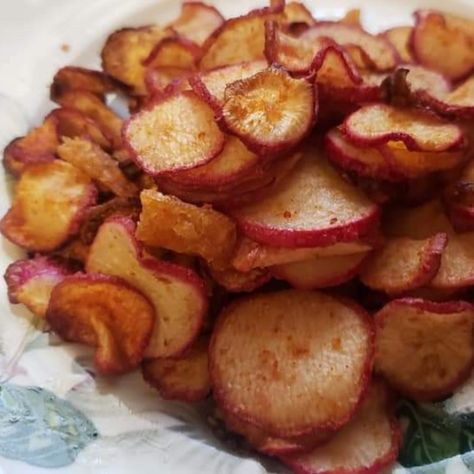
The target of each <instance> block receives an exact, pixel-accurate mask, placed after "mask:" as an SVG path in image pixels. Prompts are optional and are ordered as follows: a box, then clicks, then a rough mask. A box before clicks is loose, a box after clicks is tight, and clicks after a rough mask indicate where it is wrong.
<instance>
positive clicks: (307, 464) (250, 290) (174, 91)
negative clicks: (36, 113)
mask: <svg viewBox="0 0 474 474" xmlns="http://www.w3.org/2000/svg"><path fill="white" fill-rule="evenodd" d="M314 13H315V16H313V14H312V12H310V10H309V9H308V8H307V7H305V6H304V5H303V4H302V3H299V2H290V3H287V4H285V1H284V0H274V1H272V2H271V4H270V5H269V6H267V7H265V8H261V9H256V10H252V11H250V12H247V13H246V14H244V15H242V16H239V17H236V18H229V19H225V18H224V17H223V16H222V15H221V13H220V12H219V11H218V10H217V9H216V8H215V7H213V6H209V5H205V4H203V3H201V2H185V3H184V4H183V5H182V11H181V14H180V16H179V17H178V18H177V19H176V20H174V21H173V22H172V23H170V24H168V25H163V26H160V25H151V26H144V27H139V28H124V29H121V30H118V31H116V32H114V33H112V34H111V35H110V36H109V37H108V38H107V40H106V41H105V44H104V47H103V49H102V54H101V57H102V71H93V70H89V69H84V68H81V67H76V66H67V67H64V68H62V69H60V70H59V71H58V72H57V74H56V75H55V77H54V79H53V82H52V85H51V99H52V100H53V101H54V102H55V103H56V104H57V105H58V107H57V108H56V109H55V110H53V111H52V112H51V113H50V114H49V115H48V116H47V117H46V118H45V119H44V121H43V123H42V124H40V125H38V126H37V127H36V128H34V129H32V130H31V131H29V132H28V134H27V135H26V136H24V137H19V138H16V139H14V140H13V141H12V142H11V143H10V144H9V145H8V146H7V147H6V148H5V150H4V166H5V168H6V170H7V171H8V172H10V173H11V174H12V175H13V176H14V177H15V178H16V180H17V181H16V187H15V193H14V197H13V202H12V205H11V207H10V209H9V210H8V212H7V213H6V215H5V216H4V217H3V218H2V220H1V221H0V230H1V232H2V233H3V235H4V236H5V237H6V238H7V239H8V240H10V241H11V242H13V243H15V244H17V245H18V246H20V247H21V248H23V249H25V250H26V251H27V252H28V257H27V258H25V259H23V260H19V261H17V262H14V263H13V264H11V265H10V266H9V267H8V269H7V271H6V273H5V279H6V282H7V286H8V296H9V299H10V301H11V302H12V303H21V304H24V305H25V306H27V307H28V309H29V310H30V311H31V312H32V313H34V314H35V315H36V316H37V317H39V318H43V319H44V320H45V322H46V325H47V327H48V328H49V329H51V330H52V331H54V332H55V333H57V334H58V335H59V336H60V337H61V338H62V339H64V340H65V341H71V342H77V343H82V344H85V345H88V346H91V347H92V348H94V351H95V369H96V371H97V373H99V374H103V375H117V376H118V375H120V374H124V373H126V372H129V371H131V370H135V369H138V370H141V371H142V373H143V377H144V379H145V380H146V381H147V382H148V383H149V384H150V385H151V386H153V387H155V388H156V389H157V391H158V392H159V394H160V396H161V397H163V398H165V399H173V400H181V401H186V402H196V401H199V400H203V399H204V398H207V397H212V399H213V401H214V405H215V416H216V417H219V418H220V420H221V423H222V424H223V425H225V426H226V428H227V430H229V431H230V432H232V433H235V434H237V435H239V436H240V437H243V438H244V439H245V440H246V441H247V444H248V445H250V446H251V447H252V448H253V449H254V450H255V451H257V452H259V453H261V454H264V455H267V456H272V457H275V458H278V459H279V460H280V461H281V462H282V463H284V464H285V465H286V466H288V467H289V468H290V469H293V470H294V472H296V473H304V474H316V473H317V474H321V473H326V474H329V473H334V474H335V473H341V472H350V473H352V474H355V473H366V472H374V473H378V472H381V471H383V470H384V469H385V468H386V467H387V466H390V465H391V464H392V463H393V462H395V460H396V458H397V455H398V450H399V446H400V442H401V430H400V426H399V421H398V420H397V417H396V416H395V410H394V409H395V406H396V401H397V397H399V396H403V397H407V398H409V399H412V400H415V401H423V402H424V401H438V400H442V399H444V398H446V397H448V396H449V395H450V394H451V393H452V392H453V391H454V390H456V388H457V387H458V386H459V385H460V384H462V383H463V382H464V381H465V380H466V379H467V377H468V376H469V374H470V372H471V369H472V366H473V361H474V341H473V331H474V327H473V326H474V306H473V304H472V294H473V293H472V290H473V288H474V160H473V145H472V137H474V47H473V45H474V21H472V20H467V19H465V18H460V17H457V16H454V15H451V14H448V13H444V12H440V11H434V10H420V11H417V12H415V14H414V24H413V25H404V26H400V27H396V28H392V29H390V30H387V31H383V32H380V33H379V34H371V33H368V32H367V31H365V30H364V28H363V27H362V25H361V24H360V20H359V14H358V12H357V11H351V12H350V13H348V14H347V15H346V16H345V17H344V18H342V19H341V20H339V21H323V20H322V19H321V18H319V17H318V16H317V12H314ZM111 94H115V95H117V94H118V95H120V96H122V97H123V98H124V99H125V100H126V101H127V104H128V107H129V110H130V116H129V117H127V118H126V119H123V118H122V117H120V116H119V115H117V114H116V112H115V111H114V110H113V109H112V108H111V107H110V106H109V105H108V104H109V102H110V101H108V100H107V99H108V98H109V97H110V95H111ZM137 390H138V388H137Z"/></svg>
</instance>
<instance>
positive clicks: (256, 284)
mask: <svg viewBox="0 0 474 474" xmlns="http://www.w3.org/2000/svg"><path fill="white" fill-rule="evenodd" d="M209 274H210V275H211V277H212V278H213V279H214V281H215V282H216V283H217V284H218V285H220V286H222V287H223V288H224V289H226V290H227V291H228V292H229V293H250V292H251V291H255V290H256V289H257V288H260V287H261V286H262V285H264V284H265V283H267V282H268V281H269V280H270V278H271V274H270V272H269V271H268V270H266V269H264V268H254V269H252V270H249V271H247V272H240V271H238V270H236V269H235V268H232V267H229V268H225V269H223V270H214V269H213V268H212V267H210V268H209Z"/></svg>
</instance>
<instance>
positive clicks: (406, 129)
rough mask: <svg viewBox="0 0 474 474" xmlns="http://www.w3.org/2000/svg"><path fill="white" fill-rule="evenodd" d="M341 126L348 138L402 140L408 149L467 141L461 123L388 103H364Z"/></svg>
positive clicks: (373, 141)
mask: <svg viewBox="0 0 474 474" xmlns="http://www.w3.org/2000/svg"><path fill="white" fill-rule="evenodd" d="M342 127H343V131H344V133H345V134H346V136H347V137H348V138H349V140H350V141H352V142H354V143H355V144H358V145H361V146H364V145H365V146H374V145H381V144H385V143H388V142H390V141H401V142H403V143H404V144H405V145H406V147H407V148H408V149H409V150H415V151H417V150H418V151H433V152H438V151H449V150H455V149H459V148H461V147H462V146H463V145H464V144H465V138H464V134H463V131H462V129H461V127H459V125H456V124H453V123H449V122H446V121H444V120H442V119H440V118H438V117H437V116H435V115H433V114H430V113H428V112H425V111H421V110H415V109H410V108H397V107H393V106H390V105H385V104H374V105H366V106H364V107H361V108H360V109H359V110H357V111H356V112H354V113H353V114H351V115H350V116H349V117H348V118H347V119H346V120H345V121H344V124H343V126H342Z"/></svg>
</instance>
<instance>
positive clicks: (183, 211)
mask: <svg viewBox="0 0 474 474" xmlns="http://www.w3.org/2000/svg"><path fill="white" fill-rule="evenodd" d="M140 198H141V201H142V213H141V215H140V221H139V222H138V227H137V238H138V240H140V241H142V242H143V243H144V244H146V245H149V246H150V247H163V248H166V249H169V250H173V251H175V252H180V253H184V254H191V255H199V256H200V257H202V258H204V259H205V260H207V261H208V262H209V263H210V264H212V265H213V266H214V267H215V268H222V266H224V268H225V267H226V266H227V264H228V262H229V260H230V258H231V256H232V252H233V251H234V247H235V242H236V230H235V224H234V223H233V222H232V220H230V219H229V218H228V217H227V216H225V215H224V214H221V213H220V212H217V211H215V210H213V209H212V208H210V207H197V206H194V205H192V204H187V203H184V202H182V201H180V200H179V199H177V198H175V197H173V196H165V195H163V194H161V193H159V192H157V191H154V190H145V191H142V193H141V195H140Z"/></svg>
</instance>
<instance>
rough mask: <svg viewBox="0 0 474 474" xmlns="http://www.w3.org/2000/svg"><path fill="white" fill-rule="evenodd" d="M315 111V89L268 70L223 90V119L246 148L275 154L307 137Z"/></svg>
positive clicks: (278, 71) (285, 74)
mask: <svg viewBox="0 0 474 474" xmlns="http://www.w3.org/2000/svg"><path fill="white" fill-rule="evenodd" d="M316 110H317V103H316V98H315V90H314V88H313V87H312V86H311V85H310V84H309V83H308V82H307V81H305V80H304V79H293V78H292V77H291V76H289V75H288V74H287V73H286V72H284V71H282V70H279V69H274V68H270V69H267V70H265V71H262V72H260V73H257V74H255V75H254V76H252V77H250V78H248V79H243V80H241V81H238V82H234V83H233V84H231V85H230V86H228V87H227V88H226V91H225V102H224V105H223V108H222V119H223V121H224V123H225V126H226V128H227V129H228V130H229V131H230V132H231V133H233V134H235V135H237V136H238V137H239V138H240V139H241V140H242V141H243V142H244V143H245V144H246V145H247V147H248V148H249V149H251V150H253V151H255V152H256V153H261V154H264V153H276V152H280V151H283V150H285V149H289V148H291V147H292V146H294V145H295V144H297V143H298V142H299V141H301V140H302V139H303V138H304V137H305V136H306V135H307V134H308V132H309V131H310V129H311V127H312V125H313V123H314V121H315V119H316Z"/></svg>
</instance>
